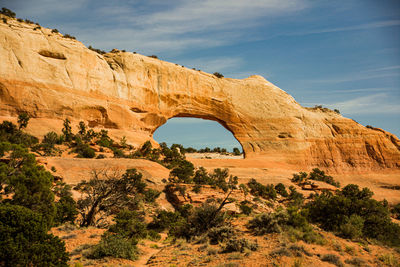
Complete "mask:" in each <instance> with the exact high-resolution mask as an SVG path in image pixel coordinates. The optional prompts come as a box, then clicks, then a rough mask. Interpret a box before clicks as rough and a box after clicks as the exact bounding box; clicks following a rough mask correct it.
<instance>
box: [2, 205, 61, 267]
mask: <svg viewBox="0 0 400 267" xmlns="http://www.w3.org/2000/svg"><path fill="white" fill-rule="evenodd" d="M47 231H48V226H47V223H46V221H43V218H42V216H41V215H40V214H38V213H35V212H33V211H32V210H30V209H28V208H25V207H22V206H17V205H5V204H0V247H1V249H0V262H1V265H2V266H68V265H67V262H68V260H69V256H68V253H67V252H66V251H65V246H64V242H63V241H61V240H60V239H59V238H58V237H55V236H53V235H52V234H47Z"/></svg>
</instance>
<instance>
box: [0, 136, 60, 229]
mask: <svg viewBox="0 0 400 267" xmlns="http://www.w3.org/2000/svg"><path fill="white" fill-rule="evenodd" d="M5 152H9V153H10V154H9V155H10V156H9V160H8V163H4V162H0V204H7V203H8V204H13V205H20V206H24V207H26V208H28V209H31V210H33V211H35V212H37V213H39V214H42V216H43V219H44V222H45V223H46V225H47V226H48V227H50V226H51V225H52V224H53V218H54V214H55V207H54V194H53V192H52V191H51V186H52V182H53V176H52V175H51V174H50V172H48V171H45V170H44V168H43V166H39V165H37V163H36V160H35V156H34V155H33V154H29V153H28V150H27V149H26V148H24V147H22V146H21V145H15V144H13V145H11V144H9V143H0V157H1V156H3V155H4V153H5Z"/></svg>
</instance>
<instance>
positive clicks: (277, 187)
mask: <svg viewBox="0 0 400 267" xmlns="http://www.w3.org/2000/svg"><path fill="white" fill-rule="evenodd" d="M275 190H276V192H277V193H278V194H279V195H281V196H283V197H288V196H289V194H288V192H287V191H286V187H285V185H284V184H282V183H279V184H277V185H275Z"/></svg>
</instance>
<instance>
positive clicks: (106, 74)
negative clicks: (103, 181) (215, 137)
mask: <svg viewBox="0 0 400 267" xmlns="http://www.w3.org/2000/svg"><path fill="white" fill-rule="evenodd" d="M35 26H36V25H31V24H26V23H19V22H17V21H16V20H11V19H9V20H8V24H6V23H0V43H1V45H0V62H1V64H0V116H2V117H3V119H4V118H5V117H15V116H16V115H17V114H18V113H19V112H21V111H26V112H28V113H29V114H30V115H31V116H33V117H34V118H36V120H37V121H40V120H42V121H46V123H47V124H44V125H45V126H44V127H43V126H42V127H43V129H42V133H45V132H47V131H48V130H49V128H51V127H52V126H54V125H59V129H58V130H60V129H61V121H62V120H63V119H64V118H66V117H68V118H70V119H71V120H73V121H78V120H84V121H87V122H88V123H89V125H90V126H92V127H104V128H108V129H114V130H115V131H117V132H118V131H119V132H120V133H124V135H126V136H127V137H128V139H129V138H130V137H134V138H133V139H135V138H136V139H135V142H136V143H140V142H144V141H145V140H148V139H152V134H153V133H154V131H155V130H156V129H157V128H158V127H160V126H161V125H163V124H164V123H165V122H166V121H167V120H168V119H170V118H173V117H196V118H203V119H210V120H214V121H218V122H219V123H221V124H222V125H223V126H224V127H225V128H226V129H228V130H229V131H231V132H232V133H233V135H234V136H235V137H236V139H237V140H238V141H239V142H240V143H241V145H242V147H243V150H244V152H245V156H246V157H247V158H254V157H263V158H266V159H274V160H276V161H284V162H289V163H293V164H299V165H301V166H309V167H310V166H319V167H325V168H333V169H340V170H344V169H353V170H357V169H358V170H370V169H381V168H394V169H399V168H400V141H399V139H398V138H397V137H396V136H394V135H393V134H390V133H388V132H385V131H383V130H381V129H376V128H366V127H364V126H362V125H360V124H358V123H357V122H355V121H353V120H351V119H348V118H344V117H342V116H341V115H339V114H337V113H335V112H333V111H330V110H327V109H310V108H304V107H302V106H300V105H299V104H298V103H297V102H296V101H295V100H294V99H293V98H292V97H291V96H290V95H288V94H287V93H286V92H284V91H283V90H281V89H279V88H278V87H276V86H274V85H273V84H272V83H270V82H268V81H266V80H265V79H264V78H262V77H260V76H251V77H249V78H247V79H243V80H237V79H229V78H217V77H215V76H214V75H211V74H208V73H204V72H201V71H196V70H191V69H187V68H184V67H182V66H179V65H176V64H173V63H169V62H165V61H161V60H158V59H154V58H150V57H146V56H142V55H139V54H133V53H130V52H121V51H117V50H116V51H114V52H112V53H107V54H105V55H100V54H98V53H96V52H94V51H91V50H89V49H88V48H86V47H85V46H84V45H83V44H82V43H80V42H79V41H76V40H73V39H69V38H64V37H63V36H62V35H61V34H59V33H51V30H50V29H45V28H41V29H36V30H34V29H33V28H34V27H35ZM34 122H35V120H32V123H33V125H35V124H34ZM36 125H37V124H36ZM46 125H47V126H49V127H47V126H46ZM36 127H37V126H36ZM37 128H38V127H37Z"/></svg>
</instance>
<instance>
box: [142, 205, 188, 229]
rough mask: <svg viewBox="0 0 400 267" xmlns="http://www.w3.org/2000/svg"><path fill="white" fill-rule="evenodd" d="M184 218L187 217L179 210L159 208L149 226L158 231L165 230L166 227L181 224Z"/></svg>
mask: <svg viewBox="0 0 400 267" xmlns="http://www.w3.org/2000/svg"><path fill="white" fill-rule="evenodd" d="M184 220H185V219H184V218H183V217H182V215H181V214H180V213H179V212H172V211H166V210H159V211H158V212H157V213H156V215H155V216H154V217H153V221H152V222H150V223H149V225H148V227H149V228H150V229H155V230H157V231H163V230H165V229H170V228H174V227H175V226H176V225H180V224H181V222H182V221H184Z"/></svg>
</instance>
